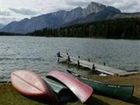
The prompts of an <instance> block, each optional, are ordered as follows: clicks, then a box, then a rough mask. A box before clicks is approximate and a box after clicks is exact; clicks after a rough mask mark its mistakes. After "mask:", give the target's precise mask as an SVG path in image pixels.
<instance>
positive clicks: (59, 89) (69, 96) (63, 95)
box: [42, 77, 78, 103]
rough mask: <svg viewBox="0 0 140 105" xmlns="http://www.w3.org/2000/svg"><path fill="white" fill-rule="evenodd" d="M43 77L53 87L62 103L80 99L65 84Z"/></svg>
mask: <svg viewBox="0 0 140 105" xmlns="http://www.w3.org/2000/svg"><path fill="white" fill-rule="evenodd" d="M42 79H43V80H45V81H46V82H47V83H48V84H49V86H50V87H51V88H52V89H53V91H54V92H55V93H56V95H57V97H58V99H59V102H60V103H66V102H74V101H77V100H78V99H77V97H76V96H75V95H74V94H73V93H72V92H71V91H70V90H69V89H68V88H67V87H66V86H65V85H63V84H61V83H59V82H57V81H55V80H53V79H50V78H47V77H42Z"/></svg>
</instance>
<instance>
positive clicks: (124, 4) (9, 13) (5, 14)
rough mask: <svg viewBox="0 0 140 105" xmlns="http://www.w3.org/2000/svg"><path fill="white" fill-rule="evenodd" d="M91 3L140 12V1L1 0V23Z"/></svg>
mask: <svg viewBox="0 0 140 105" xmlns="http://www.w3.org/2000/svg"><path fill="white" fill-rule="evenodd" d="M91 1H94V2H98V3H102V4H105V5H110V6H114V7H116V8H119V9H120V10H121V11H122V12H140V0H0V23H2V24H7V23H9V22H11V21H15V20H17V21H18V20H21V19H23V18H30V17H34V16H37V15H40V14H45V13H49V12H54V11H58V10H62V9H65V10H70V9H72V8H75V7H77V6H81V7H86V6H87V5H88V4H89V3H90V2H91Z"/></svg>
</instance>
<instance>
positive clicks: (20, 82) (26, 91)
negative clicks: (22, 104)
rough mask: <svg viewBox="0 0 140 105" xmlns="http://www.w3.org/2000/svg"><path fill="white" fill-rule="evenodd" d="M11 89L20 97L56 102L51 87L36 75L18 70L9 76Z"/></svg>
mask: <svg viewBox="0 0 140 105" xmlns="http://www.w3.org/2000/svg"><path fill="white" fill-rule="evenodd" d="M11 83H12V85H13V87H14V88H15V89H16V90H17V91H18V92H19V93H20V94H22V95H24V96H26V97H29V98H32V99H35V100H46V101H49V102H50V101H51V102H58V100H57V96H56V95H55V93H54V92H53V91H52V89H51V87H50V86H49V85H48V84H47V83H46V82H45V81H44V80H43V79H42V78H41V77H40V76H39V75H38V74H36V73H34V72H31V71H27V70H18V71H15V72H13V73H12V74H11Z"/></svg>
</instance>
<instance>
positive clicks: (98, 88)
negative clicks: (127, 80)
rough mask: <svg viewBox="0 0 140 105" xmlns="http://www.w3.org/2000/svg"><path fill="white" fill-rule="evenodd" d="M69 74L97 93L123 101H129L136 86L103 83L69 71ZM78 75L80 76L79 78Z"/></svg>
mask: <svg viewBox="0 0 140 105" xmlns="http://www.w3.org/2000/svg"><path fill="white" fill-rule="evenodd" d="M67 72H68V73H71V74H72V75H75V76H76V77H77V78H78V79H79V80H81V81H83V82H84V83H86V84H88V85H90V86H91V87H92V88H93V89H94V91H95V93H99V94H102V95H106V96H110V97H114V98H118V99H121V100H125V101H127V100H129V99H131V98H132V96H133V92H134V86H133V85H115V84H109V83H103V82H100V81H94V80H90V79H87V78H84V77H82V76H81V75H78V74H77V73H75V72H73V71H70V70H67ZM77 75H78V76H77Z"/></svg>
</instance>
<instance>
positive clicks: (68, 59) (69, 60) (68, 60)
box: [67, 53, 71, 65]
mask: <svg viewBox="0 0 140 105" xmlns="http://www.w3.org/2000/svg"><path fill="white" fill-rule="evenodd" d="M67 56H68V58H67V63H68V65H69V64H70V62H71V59H70V55H69V53H67Z"/></svg>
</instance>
